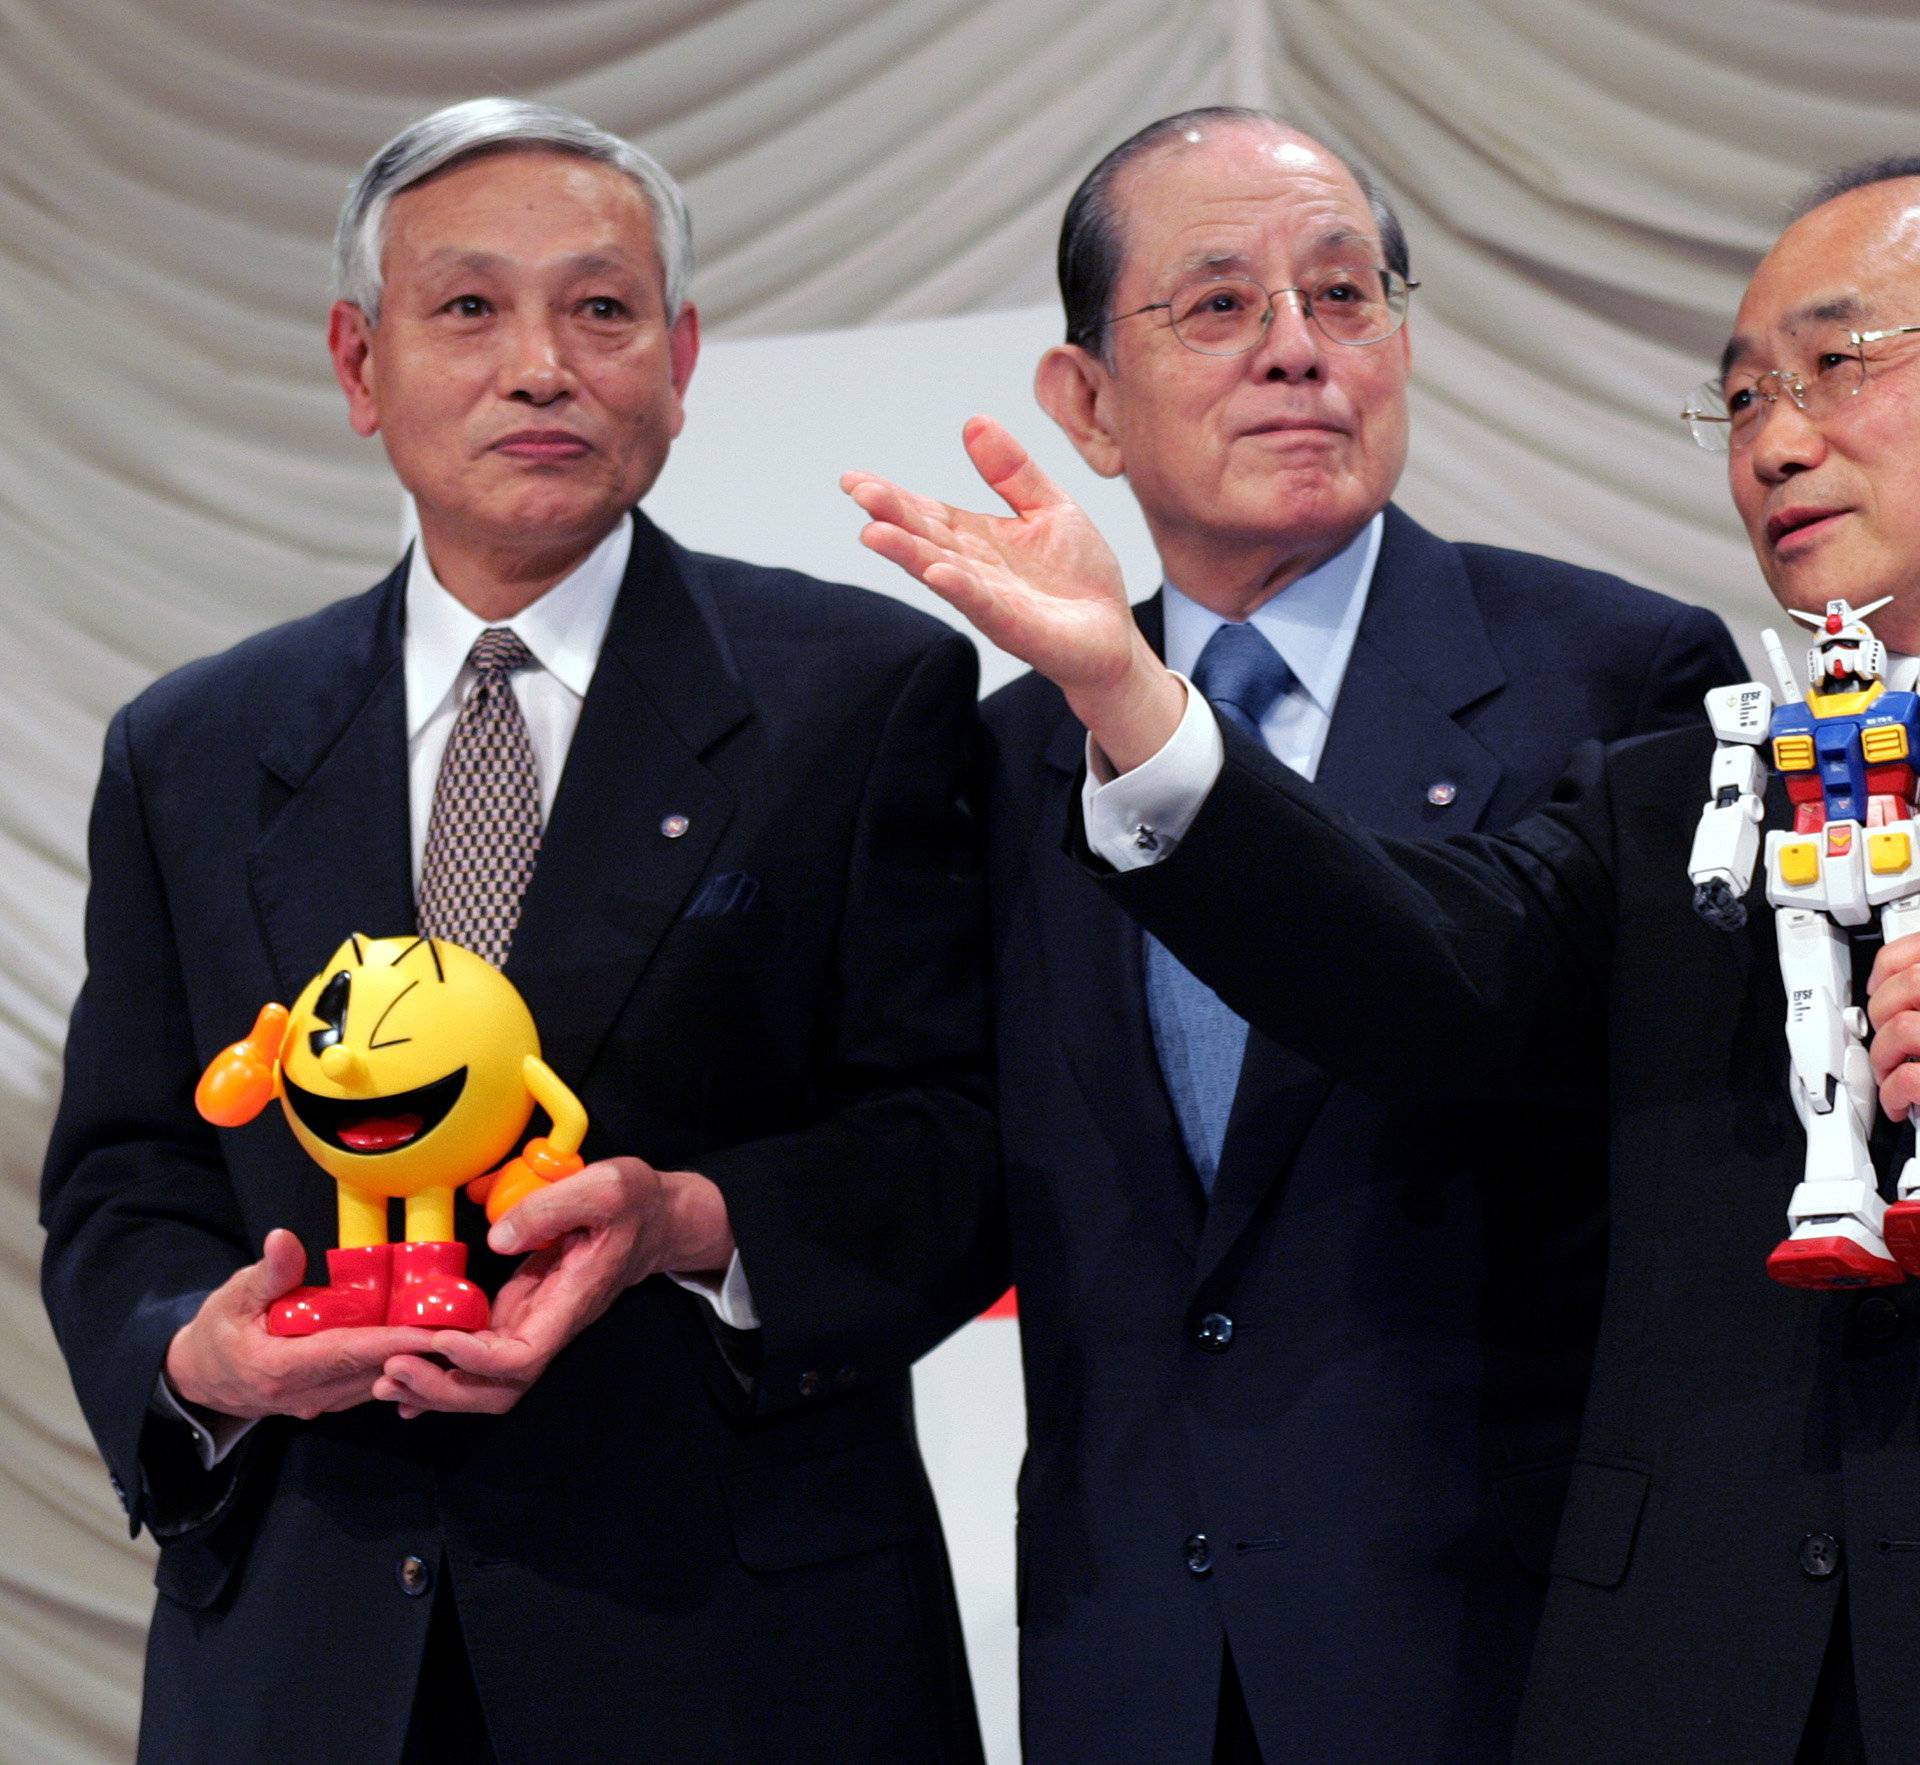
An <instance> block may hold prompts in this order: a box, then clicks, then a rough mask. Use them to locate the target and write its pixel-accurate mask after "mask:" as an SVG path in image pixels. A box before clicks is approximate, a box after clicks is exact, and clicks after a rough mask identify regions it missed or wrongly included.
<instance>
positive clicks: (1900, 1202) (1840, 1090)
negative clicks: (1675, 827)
mask: <svg viewBox="0 0 1920 1765" xmlns="http://www.w3.org/2000/svg"><path fill="white" fill-rule="evenodd" d="M1891 598H1892V597H1891V596H1888V597H1886V599H1882V600H1878V601H1874V602H1873V603H1871V604H1870V605H1868V606H1865V607H1861V608H1859V609H1857V610H1856V609H1855V608H1853V607H1850V606H1849V605H1848V604H1847V603H1846V602H1845V601H1843V600H1841V601H1829V602H1828V603H1827V612H1826V617H1825V618H1824V619H1821V618H1819V617H1816V616H1815V615H1814V614H1812V613H1803V612H1801V611H1799V609H1797V608H1789V609H1788V610H1789V611H1790V612H1791V613H1792V614H1793V617H1794V618H1796V619H1801V620H1804V621H1805V622H1806V623H1807V624H1809V625H1811V626H1813V627H1814V628H1815V629H1816V630H1817V631H1818V632H1819V636H1818V637H1817V638H1816V639H1815V640H1814V644H1813V647H1812V649H1811V650H1809V651H1808V654H1807V681H1808V687H1809V691H1808V693H1807V695H1806V696H1805V698H1802V697H1801V694H1800V690H1799V688H1798V686H1797V685H1796V684H1795V682H1794V679H1793V675H1792V672H1791V671H1790V670H1789V668H1788V667H1787V665H1786V656H1785V654H1784V652H1783V651H1782V650H1781V647H1780V640H1779V639H1778V638H1777V637H1776V636H1775V635H1774V634H1773V633H1772V632H1771V631H1769V632H1766V633H1765V634H1764V638H1765V642H1766V645H1767V652H1768V654H1769V656H1770V657H1771V658H1772V659H1773V663H1774V668H1775V671H1776V672H1777V673H1778V675H1779V677H1780V702H1779V704H1778V705H1777V706H1776V704H1775V701H1774V695H1773V693H1772V692H1771V691H1769V690H1768V689H1767V688H1766V687H1765V686H1763V685H1761V684H1760V683H1759V682H1758V681H1748V682H1747V683H1745V684H1744V685H1741V686H1725V687H1720V688H1718V689H1717V690H1716V691H1714V692H1711V693H1709V694H1708V695H1707V714H1708V716H1709V717H1710V718H1711V719H1712V720H1713V732H1714V735H1715V737H1716V738H1717V740H1718V744H1719V745H1718V746H1717V747H1716V748H1715V750H1714V757H1713V774H1712V786H1711V788H1712V797H1711V800H1710V801H1709V802H1708V804H1707V806H1706V809H1705V810H1704V811H1703V812H1702V814H1701V817H1700V825H1699V828H1698V829H1697V831H1696V832H1695V834H1694V840H1693V853H1692V856H1691V858H1690V859H1689V861H1688V866H1687V868H1688V872H1689V874H1690V875H1691V877H1692V879H1693V900H1694V906H1695V908H1696V909H1697V910H1698V912H1699V913H1700V915H1701V917H1702V918H1703V919H1705V920H1707V921H1708V923H1710V924H1712V925H1716V926H1719V927H1721V928H1722V929H1723V930H1727V931H1733V930H1737V929H1738V928H1739V927H1741V926H1742V925H1744V924H1745V923H1746V917H1747V912H1746V907H1745V905H1744V902H1743V900H1742V897H1743V896H1745V894H1746V893H1747V891H1748V889H1749V888H1750V887H1751V886H1752V883H1753V872H1754V864H1755V861H1756V860H1757V858H1758V857H1759V856H1760V852H1761V840H1762V828H1761V824H1762V822H1763V820H1764V819H1765V815H1766V807H1765V803H1764V801H1763V793H1764V791H1765V787H1766V776H1767V763H1766V760H1765V759H1764V758H1763V757H1762V749H1763V748H1765V749H1767V750H1768V751H1769V752H1770V755H1771V759H1772V763H1773V770H1774V771H1776V772H1778V773H1779V774H1780V776H1781V780H1782V782H1783V783H1784V785H1785V787H1786V794H1787V800H1788V802H1789V803H1790V804H1791V805H1792V809H1793V827H1792V829H1791V830H1787V829H1781V828H1774V829H1770V830H1767V831H1766V833H1765V836H1764V837H1765V854H1766V870H1767V901H1768V903H1769V904H1770V905H1771V906H1772V907H1773V909H1774V924H1775V929H1776V931H1777V933H1778V937H1779V947H1780V977H1781V980H1782V981H1783V982H1784V984H1785V987H1786V994H1787V1050H1788V1054H1789V1056H1790V1061H1791V1068H1792V1071H1791V1076H1790V1078H1789V1080H1788V1083H1789V1084H1790V1086H1791V1087H1792V1091H1793V1104H1794V1109H1795V1111H1796V1112H1797V1114H1798V1115H1799V1117H1800V1121H1801V1125H1802V1126H1803V1127H1804V1128H1805V1129H1806V1133H1807V1162H1806V1169H1805V1174H1804V1176H1803V1178H1802V1180H1801V1182H1800V1184H1799V1185H1798V1187H1796V1188H1795V1190H1794V1192H1793V1196H1792V1199H1791V1200H1790V1201H1789V1202H1788V1204H1787V1221H1788V1231H1787V1236H1786V1237H1785V1238H1784V1239H1783V1240H1782V1241H1781V1243H1780V1244H1779V1246H1778V1247H1777V1248H1776V1249H1775V1250H1774V1252H1773V1254H1772V1255H1771V1256H1769V1257H1768V1258H1767V1272H1768V1274H1770V1275H1771V1276H1772V1277H1773V1278H1774V1279H1775V1280H1776V1281H1780V1282H1783V1283H1785V1284H1786V1285H1787V1286H1789V1287H1811V1288H1840V1287H1879V1286H1890V1285H1893V1284H1895V1283H1898V1282H1901V1281H1904V1280H1905V1279H1906V1278H1907V1276H1908V1275H1909V1274H1914V1275H1920V1159H1916V1158H1909V1159H1908V1160H1907V1163H1906V1166H1905V1168H1904V1169H1903V1170H1902V1171H1901V1173H1900V1180H1899V1183H1898V1185H1897V1188H1896V1199H1895V1200H1894V1202H1893V1203H1892V1205H1888V1204H1887V1203H1886V1202H1885V1201H1883V1200H1882V1198H1881V1194H1880V1184H1879V1179H1878V1177H1877V1175H1876V1174H1875V1171H1874V1168H1873V1160H1872V1157H1871V1154H1870V1153H1869V1151H1868V1144H1867V1138H1868V1134H1869V1132H1870V1130H1871V1129H1872V1126H1873V1120H1874V1114H1873V1112H1874V1109H1875V1107H1876V1099H1875V1089H1874V1083H1873V1068H1872V1066H1871V1064H1870V1063H1869V1061H1868V1057H1867V1047H1866V1033H1867V1022H1866V1014H1865V1013H1864V1012H1863V1011H1861V1010H1860V1009H1859V1007H1858V1006H1856V1005H1854V1004H1853V1002H1852V999H1851V991H1852V975H1853V965H1852V948H1851V946H1852V938H1851V932H1852V929H1853V928H1855V927H1858V926H1865V925H1868V924H1870V923H1871V922H1872V919H1873V917H1874V915H1875V913H1876V912H1877V913H1878V914H1879V916H1880V933H1881V936H1882V937H1883V938H1884V939H1889V940H1890V939H1893V938H1897V937H1901V936H1903V935H1904V934H1906V933H1908V932H1912V931H1920V846H1917V842H1920V835H1916V831H1915V826H1914V805H1915V799H1916V796H1917V795H1920V789H1917V788H1916V772H1915V754H1916V752H1917V751H1920V698H1917V697H1916V696H1915V694H1913V693H1911V692H1890V691H1888V689H1887V684H1886V681H1885V679H1884V675H1885V673H1886V666H1887V652H1886V646H1885V645H1884V644H1882V643H1881V642H1880V641H1879V640H1878V639H1877V638H1876V637H1875V636H1874V635H1873V633H1872V632H1871V631H1870V630H1869V629H1868V627H1867V624H1866V621H1867V617H1868V616H1869V615H1870V614H1872V613H1876V612H1878V611H1879V610H1880V608H1882V607H1884V606H1885V605H1886V604H1887V600H1890V599H1891Z"/></svg>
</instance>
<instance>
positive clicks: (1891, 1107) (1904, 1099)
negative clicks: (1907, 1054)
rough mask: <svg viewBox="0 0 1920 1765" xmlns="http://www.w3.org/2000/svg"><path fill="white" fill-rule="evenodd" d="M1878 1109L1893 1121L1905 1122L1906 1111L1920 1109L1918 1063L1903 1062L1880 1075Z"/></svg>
mask: <svg viewBox="0 0 1920 1765" xmlns="http://www.w3.org/2000/svg"><path fill="white" fill-rule="evenodd" d="M1880 1107H1881V1108H1882V1109H1884V1110H1885V1111H1886V1112H1887V1114H1888V1115H1889V1116H1890V1117H1891V1118H1892V1119H1893V1120H1894V1121H1905V1120H1906V1119H1907V1111H1908V1110H1910V1109H1920V1062H1916V1061H1913V1060H1908V1061H1903V1062H1901V1063H1900V1064H1898V1065H1896V1066H1894V1067H1893V1068H1892V1069H1891V1070H1890V1071H1888V1072H1887V1073H1885V1074H1883V1075H1882V1077H1881V1080H1880Z"/></svg>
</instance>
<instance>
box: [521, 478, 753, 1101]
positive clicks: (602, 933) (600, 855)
mask: <svg viewBox="0 0 1920 1765" xmlns="http://www.w3.org/2000/svg"><path fill="white" fill-rule="evenodd" d="M702 574H703V566H702V565H701V563H700V561H699V559H697V558H695V557H694V556H693V555H692V554H690V553H687V552H684V551H682V550H681V549H680V548H679V547H678V546H675V545H673V544H672V543H671V542H670V541H669V540H667V539H666V538H665V536H664V535H662V534H661V533H660V531H659V530H658V529H657V528H655V527H654V525H653V524H652V523H651V522H650V521H648V520H647V519H646V518H645V517H644V516H642V515H639V514H637V513H636V514H635V516H634V539H633V552H632V556H631V558H630V559H629V562H628V565H627V574H626V579H625V581H624V582H623V583H622V584H621V587H620V596H619V599H618V601H617V602H616V603H615V606H614V612H613V618H612V621H611V623H610V624H609V625H608V628H607V636H606V641H605V643H604V644H603V645H602V647H601V651H600V660H599V662H598V664H597V666H596V667H595V669H594V674H593V680H592V683H591V685H590V686H589V687H588V689H587V697H586V702H585V703H584V705H583V706H582V707H581V711H580V724H579V727H578V729H577V730H576V731H575V732H574V738H573V743H572V746H571V747H570V748H569V749H568V752H567V763H566V769H565V771H564V772H563V773H562V774H561V778H560V787H559V791H558V793H557V794H556V797H555V800H554V806H553V814H552V817H551V819H550V820H549V822H548V824H547V829H546V833H545V835H544V837H543V838H542V841H541V846H540V859H539V863H538V864H537V865H536V866H535V869H534V874H533V881H532V882H531V883H530V884H529V885H528V888H527V895H526V900H525V901H524V903H523V904H522V908H521V914H520V924H519V927H518V929H517V930H516V932H515V933H514V940H513V949H512V952H511V953H510V955H509V956H508V959H507V974H508V975H509V976H510V977H511V978H512V980H513V981H514V983H515V984H516V985H517V986H518V987H519V988H520V991H521V992H522V994H523V995H524V996H525V997H526V1000H527V1004H528V1005H529V1006H530V1007H531V1008H532V1011H533V1015H534V1022H535V1023H536V1024H538V1025H539V1027H540V1035H541V1041H542V1047H543V1051H544V1053H545V1056H546V1058H547V1060H548V1062H549V1064H551V1065H552V1066H553V1067H554V1069H555V1070H556V1071H557V1072H559V1073H560V1074H562V1076H563V1077H565V1078H566V1079H567V1081H568V1082H569V1083H570V1084H575V1085H578V1084H579V1083H581V1082H582V1081H583V1080H584V1079H585V1077H586V1074H587V1070H588V1068H589V1067H590V1066H591V1065H592V1062H593V1059H594V1056H595V1054H596V1053H597V1052H598V1050H599V1048H600V1046H601V1044H602V1043H603V1042H604V1040H605V1039H606V1036H607V1032H608V1031H609V1030H610V1029H611V1027H612V1025H613V1021H614V1018H615V1017H616V1015H617V1014H618V1013H619V1010H620V1008H621V1006H622V1005H623V1004H624V1003H625V1001H626V999H627V997H628V995H629V994H630V993H631V992H632V990H633V988H634V986H635V984H636V983H637V981H638V980H639V978H640V975H641V973H642V972H643V971H644V970H645V968H646V966H647V963H648V962H649V961H650V960H651V958H652V956H653V953H654V950H655V948H656V946H657V945H658V944H659V942H660V939H661V937H662V935H663V934H664V933H665V932H666V930H667V928H668V926H670V925H671V924H672V923H673V921H674V918H675V916H676V914H677V913H678V912H679V909H680V906H681V904H682V902H683V901H684V900H685V899H686V897H687V895H688V893H689V892H690V891H691V890H692V888H693V887H694V885H695V884H696V883H697V882H698V881H699V880H700V878H701V876H702V875H703V874H704V872H705V870H706V867H707V863H708V860H709V858H710V857H711V856H712V854H713V851H714V848H715V846H716V845H717V844H718V842H719V840H720V836H721V834H722V833H723V832H724V831H725V829H726V826H727V824H728V822H729V820H730V819H731V818H732V815H733V812H734V796H733V792H732V790H731V789H730V788H729V787H728V786H727V785H726V783H725V782H723V781H722V780H721V779H720V778H719V777H718V776H716V774H715V773H714V772H713V771H711V770H710V769H709V767H708V766H707V764H706V763H705V759H704V756H707V755H708V754H709V753H710V752H711V750H712V749H713V748H714V747H715V746H716V745H717V744H718V743H719V742H720V741H721V740H722V739H723V738H724V737H725V736H727V735H729V734H730V733H731V732H732V731H733V730H735V729H737V728H738V727H739V726H740V725H741V724H742V723H744V722H745V721H746V720H747V718H748V717H749V716H750V715H751V711H752V706H751V704H750V702H749V700H748V698H747V695H746V691H745V688H744V687H743V686H742V685H741V683H740V680H739V676H738V673H737V671H736V669H735V667H734V665H733V661H732V658H731V656H730V654H729V653H728V651H727V647H726V642H725V638H724V636H723V635H722V631H721V627H720V624H719V620H718V618H717V616H716V615H715V613H714V610H713V606H712V602H711V599H710V597H709V596H708V594H707V592H706V589H705V586H704V583H703V581H702Z"/></svg>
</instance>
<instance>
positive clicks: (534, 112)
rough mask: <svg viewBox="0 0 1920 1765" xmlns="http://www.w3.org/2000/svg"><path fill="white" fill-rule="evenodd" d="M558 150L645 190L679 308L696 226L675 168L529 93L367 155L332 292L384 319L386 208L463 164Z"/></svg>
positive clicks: (346, 207)
mask: <svg viewBox="0 0 1920 1765" xmlns="http://www.w3.org/2000/svg"><path fill="white" fill-rule="evenodd" d="M524 147H549V148H552V149H553V150H554V151H555V152H558V153H573V154H578V155H579V156H580V157H581V158H582V159H591V160H595V161H598V162H599V163H600V164H601V165H610V166H612V167H613V168H614V169H615V170H616V171H621V172H625V173H626V174H627V176H628V177H630V178H631V179H632V180H633V181H634V182H635V183H636V184H638V185H639V186H640V194H641V195H642V196H644V197H645V198H646V199H647V207H648V208H649V209H651V210H652V211H653V232H654V242H655V245H656V248H657V249H658V251H659V254H660V275H661V279H662V280H663V282H664V283H665V284H666V305H667V317H668V318H669V319H672V318H674V317H676V316H677V315H678V314H679V311H680V307H681V305H682V303H683V302H684V301H685V300H686V298H687V283H688V282H689V281H690V280H691V279H692V276H693V222H692V220H691V218H690V217H689V216H688V214H687V199H686V197H684V196H683V195H682V194H681V193H680V186H679V185H678V184H676V183H675V182H674V181H673V179H672V177H671V176H670V175H669V174H668V172H667V170H666V168H665V167H664V166H662V165H661V164H660V162H659V161H658V160H657V159H655V158H654V157H653V156H652V155H651V154H649V153H643V152H641V150H640V149H639V148H638V147H635V146H633V145H632V144H631V143H630V142H627V141H623V140H621V139H620V137H619V136H618V135H610V134H608V133H607V131H606V130H605V129H601V128H596V127H595V126H594V125H593V124H592V123H590V122H588V121H587V120H586V118H585V117H580V116H575V115H574V114H573V112H572V111H570V110H560V109H558V108H557V107H555V106H554V105H551V104H534V103H530V102H529V101H527V100H526V99H522V98H469V99H468V100H467V101H466V102H465V103H464V104H450V105H448V106H447V107H446V109H445V110H436V111H435V112H434V113H433V115H432V116H427V117H422V118H421V119H420V121H418V122H417V123H413V124H410V125H409V126H408V127H406V128H404V129H402V130H401V131H400V133H399V134H397V135H395V136H394V138H393V139H392V140H391V141H389V142H388V143H387V144H386V146H384V147H383V148H381V149H380V151H379V152H378V153H376V154H375V155H374V156H373V158H371V159H370V160H368V161H367V164H366V168H365V169H364V170H363V171H362V172H361V174H360V175H359V177H357V178H356V179H354V181H353V187H352V189H350V190H349V191H348V192H347V200H346V202H345V203H344V204H343V205H342V206H341V209H340V225H339V227H338V228H337V229H336V230H335V232H334V235H333V293H334V298H335V299H337V300H347V301H351V302H352V303H353V304H354V305H355V306H357V307H358V308H359V309H360V310H361V311H362V312H363V313H365V314H366V315H367V321H368V323H369V324H378V323H379V321H380V259H381V255H382V253H383V252H384V251H385V249H386V243H387V205H388V204H389V203H391V202H392V201H393V199H394V198H395V197H396V196H398V195H399V194H400V193H401V191H403V190H410V189H412V188H413V186H414V185H416V184H420V183H424V182H425V181H426V180H427V179H428V178H430V177H432V176H433V175H434V174H435V173H436V172H443V171H445V170H447V168H448V167H450V166H452V165H453V164H455V163H456V162H457V161H460V160H466V159H474V158H477V157H478V156H479V155H481V154H483V153H499V152H504V151H506V150H508V149H511V148H524Z"/></svg>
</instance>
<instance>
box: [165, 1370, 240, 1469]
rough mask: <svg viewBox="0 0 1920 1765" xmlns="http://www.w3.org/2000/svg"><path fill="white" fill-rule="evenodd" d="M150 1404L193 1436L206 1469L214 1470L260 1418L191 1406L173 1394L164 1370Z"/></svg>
mask: <svg viewBox="0 0 1920 1765" xmlns="http://www.w3.org/2000/svg"><path fill="white" fill-rule="evenodd" d="M150 1407H151V1408H152V1409H153V1410H155V1411H156V1412H157V1413H158V1414H160V1415H163V1416H167V1417H170V1418H171V1419H172V1420H174V1421H176V1422H180V1423H182V1424H183V1425H184V1426H185V1427H186V1429H187V1431H188V1432H189V1433H190V1434H191V1435H192V1436H193V1446H194V1450H195V1451H196V1452H197V1453H199V1455H200V1468H201V1469H202V1470H203V1471H211V1470H212V1469H213V1467H214V1466H215V1465H217V1464H219V1462H220V1461H221V1460H222V1459H223V1458H225V1457H226V1456H227V1454H228V1453H230V1452H232V1451H233V1449H234V1448H235V1447H236V1446H238V1445H239V1444H240V1442H241V1441H242V1440H243V1439H244V1438H245V1437H246V1435H247V1433H248V1431H249V1430H250V1429H251V1428H252V1427H253V1424H254V1422H255V1420H256V1419H257V1418H255V1417H252V1416H221V1415H216V1414H215V1413H214V1412H213V1411H212V1410H202V1409H190V1408H188V1406H187V1404H186V1403H185V1402H184V1401H183V1400H182V1399H180V1398H178V1397H176V1396H174V1394H173V1387H172V1386H170V1385H169V1384H168V1383H167V1376H166V1374H165V1373H162V1374H161V1375H160V1377H159V1378H157V1379H156V1380H154V1382H153V1403H152V1405H151V1406H150Z"/></svg>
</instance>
